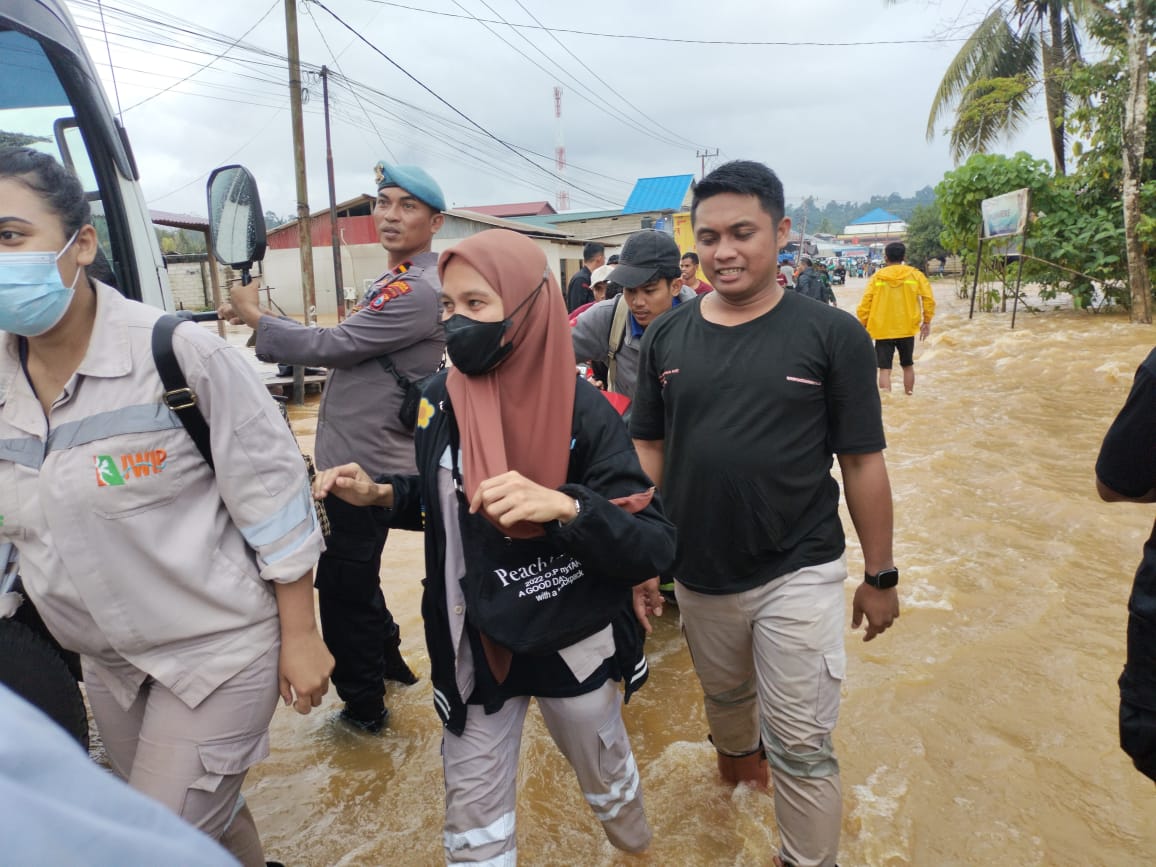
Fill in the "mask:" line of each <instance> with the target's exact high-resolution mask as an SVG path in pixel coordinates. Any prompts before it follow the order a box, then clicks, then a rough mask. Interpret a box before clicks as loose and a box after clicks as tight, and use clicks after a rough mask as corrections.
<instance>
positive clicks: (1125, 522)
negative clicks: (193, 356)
mask: <svg viewBox="0 0 1156 867" xmlns="http://www.w3.org/2000/svg"><path fill="white" fill-rule="evenodd" d="M862 282H863V281H852V282H851V285H849V286H848V287H846V288H844V289H842V290H839V291H838V294H839V296H840V301H841V303H843V305H844V306H845V307H848V306H853V305H854V304H855V303H857V302H858V299H859V296H860V294H861V292H862ZM936 295H937V298H938V299H939V303H940V312H939V314H938V315H937V317H936V319H935V323H934V327H935V331H934V333H933V334H932V336H931V338H930V340H928V342H927V343H925V344H922V345H921V346H920V347H919V349H918V350H917V355H916V371H917V377H918V378H917V382H916V389H915V394H914V395H913V396H911V397H907V396H905V395H903V394H902V390H901V389H898V388H897V391H896V392H895V393H893V394H885V395H884V396H883V403H884V417H885V420H886V424H887V437H888V442H889V444H890V447H889V448H888V450H887V461H888V466H889V469H890V474H891V483H892V486H893V488H894V495H895V507H896V508H895V512H896V532H895V538H896V560H897V562H898V564H899V567H900V569H901V570H902V572H903V580H902V584H901V599H902V605H903V616H902V619H901V620H900V621H899V623H898V624H897V626H896V627H895V629H894V630H892V631H890V632H888V633H887V634H886V635H885V636H883V637H882V638H880V639H878V640H876V641H874V642H872V643H870V644H863V643H862V642H861V641H860V640H859V638H858V636H856V635H854V634H852V633H851V632H850V629H848V635H847V639H848V649H849V664H848V676H847V680H846V684H845V688H844V701H843V708H842V714H841V718H840V722H839V728H838V730H837V731H836V738H835V739H836V745H837V749H838V754H839V757H840V760H841V763H842V768H843V787H844V820H843V843H842V850H841V853H840V863H841V864H842V865H844V867H848V865H871V867H874V865H909V864H910V865H932V867H940V865H971V864H976V865H978V864H1001V865H1069V864H1070V865H1109V867H1116V865H1147V864H1151V863H1153V861H1154V860H1156V789H1154V787H1153V785H1152V784H1151V783H1150V782H1148V781H1147V780H1146V779H1145V778H1144V777H1142V776H1141V775H1140V774H1139V773H1137V772H1136V771H1135V770H1134V769H1133V768H1132V767H1131V764H1130V762H1129V761H1128V759H1127V758H1126V756H1124V754H1123V753H1122V752H1121V751H1120V749H1119V747H1118V744H1117V731H1116V716H1115V715H1116V702H1117V690H1116V685H1115V684H1116V678H1117V677H1118V675H1119V672H1120V668H1121V665H1122V661H1123V656H1124V628H1125V604H1126V601H1127V596H1128V590H1129V587H1130V583H1131V576H1132V574H1133V572H1134V570H1135V566H1136V564H1137V562H1138V561H1139V557H1140V549H1141V545H1142V543H1143V540H1144V539H1145V538H1146V537H1147V533H1148V531H1149V529H1150V528H1151V526H1152V519H1153V508H1152V507H1151V506H1138V505H1127V504H1114V505H1108V504H1103V503H1101V502H1100V501H1099V500H1098V499H1097V498H1096V495H1095V481H1094V473H1093V466H1094V463H1095V458H1096V453H1097V451H1098V449H1099V444H1100V440H1101V438H1102V436H1103V434H1104V431H1105V430H1106V429H1107V426H1108V424H1109V423H1110V421H1111V419H1112V418H1113V417H1114V415H1115V413H1116V412H1117V411H1118V409H1119V407H1120V406H1121V404H1122V403H1123V400H1124V397H1125V395H1126V394H1127V391H1128V388H1129V385H1130V383H1131V378H1132V374H1133V372H1134V370H1135V368H1136V366H1137V364H1139V362H1140V361H1141V360H1142V359H1143V358H1144V356H1145V355H1146V354H1147V352H1148V351H1149V349H1150V348H1151V346H1152V345H1153V343H1154V342H1156V330H1154V329H1152V328H1150V327H1136V326H1131V325H1129V324H1128V323H1127V322H1126V321H1124V320H1122V319H1121V318H1120V317H1119V316H1107V315H1091V314H1086V313H1072V312H1064V311H1050V312H1047V313H1043V314H1026V315H1025V314H1024V313H1022V312H1021V315H1020V317H1019V319H1018V321H1017V327H1016V329H1015V331H1010V330H1009V329H1008V317H1006V316H999V315H994V314H983V315H980V316H978V318H977V319H975V320H973V321H971V322H969V321H968V320H967V308H966V304H965V302H960V301H959V300H957V299H956V298H955V297H954V292H953V287H951V286H950V285H949V284H943V283H941V284H937V286H936ZM898 373H899V371H898V370H896V377H895V379H896V381H897V383H898V380H899V377H898ZM314 400H315V398H314ZM315 413H316V405H315V403H314V404H313V405H312V406H308V407H306V408H305V409H304V410H303V411H302V412H300V413H297V420H296V424H295V426H296V427H297V428H298V432H299V433H300V434H302V435H303V436H302V439H303V440H304V441H306V442H307V443H308V441H309V440H310V436H309V434H311V432H312V430H313V427H314V425H315ZM845 523H846V524H847V529H848V535H849V537H850V545H849V550H848V557H849V568H850V570H851V572H852V574H857V573H858V571H859V570H860V569H861V568H862V559H861V557H860V556H859V552H858V548H857V543H856V541H855V539H854V531H853V528H852V527H851V526H850V522H849V521H847V520H846V519H845ZM421 570H422V560H421V539H420V537H419V536H418V535H416V534H413V533H403V532H398V533H394V534H393V535H392V536H391V537H390V541H389V544H388V546H387V547H386V555H385V567H384V569H383V574H384V575H385V578H384V581H383V584H384V587H385V592H386V596H387V598H388V600H389V603H390V606H391V607H392V609H393V610H394V612H395V615H396V616H397V618H398V620H399V621H400V623H401V626H402V635H403V650H404V652H405V655H406V657H407V658H408V659H409V660H410V662H411V663H412V664H413V665H414V668H415V669H416V670H417V671H418V672H419V673H420V674H421V675H423V679H422V681H421V682H420V683H419V684H418V685H416V686H413V687H408V688H396V687H394V686H393V685H391V687H390V692H389V695H388V703H389V707H390V710H391V711H392V714H393V716H392V722H391V726H390V728H389V730H388V732H387V733H386V734H385V736H383V737H381V738H371V737H365V736H360V735H357V734H354V733H352V732H349V731H346V730H345V729H344V728H342V727H341V726H339V725H337V724H335V723H334V722H333V719H332V718H333V716H334V714H335V713H336V710H337V708H338V707H339V706H340V705H339V704H338V702H337V699H336V696H335V695H332V694H331V695H330V696H329V697H328V698H327V700H326V704H325V706H324V707H323V708H321V711H322V712H321V713H317V712H315V713H314V714H313V715H311V716H308V717H300V716H298V715H296V714H295V713H293V712H292V711H291V710H288V709H285V708H282V709H280V710H279V711H278V713H277V715H276V717H275V719H274V722H273V730H272V739H273V754H272V756H271V757H270V759H269V760H268V761H266V762H265V763H264V764H262V765H261V766H259V767H258V768H256V769H255V770H254V771H253V773H251V775H250V777H249V784H248V794H249V797H250V803H251V804H252V807H253V812H254V813H255V815H256V817H257V820H258V823H259V826H260V827H261V830H262V833H263V836H264V839H265V843H266V850H267V855H268V857H271V858H272V857H278V858H280V859H281V860H283V861H285V862H286V863H288V864H291V865H331V864H348V865H385V864H391V865H411V864H412V865H434V864H440V863H442V850H441V819H442V796H443V789H442V779H441V762H440V757H439V754H438V745H439V739H440V737H441V732H440V726H439V724H438V720H437V717H436V716H435V714H434V711H433V706H432V699H431V693H430V684H429V680H428V673H429V662H428V658H427V656H426V653H425V649H424V644H423V641H422V634H421V624H420V613H419V599H420V585H419V580H420V578H421ZM852 590H853V584H852V583H851V582H849V583H848V585H847V598H848V603H849V602H850V598H851V593H852ZM648 648H649V650H648V655H649V660H650V670H651V677H650V683H649V684H648V685H647V687H646V688H645V689H643V690H642V692H641V693H639V694H638V695H637V696H636V697H635V698H634V699H633V700H632V701H631V704H630V706H629V707H628V708H627V709H626V720H627V725H628V726H629V728H630V731H631V734H632V741H633V744H634V750H635V754H636V756H637V759H638V764H639V768H640V770H641V773H642V779H643V786H644V793H645V798H646V804H647V811H648V813H649V815H650V819H651V823H652V824H653V826H654V829H655V840H654V844H653V846H652V848H651V856H650V860H649V862H648V863H652V864H661V865H697V864H702V865H708V864H709V865H715V864H718V865H761V864H768V863H769V862H770V853H771V852H773V851H774V849H773V847H774V845H775V843H776V833H775V826H774V821H773V814H772V809H771V799H770V798H769V797H767V796H766V795H761V794H756V793H754V792H752V791H749V790H746V789H740V790H738V791H735V792H728V791H727V790H726V789H724V788H723V787H722V786H721V785H720V784H718V783H717V782H716V774H715V768H714V753H713V750H712V748H711V747H710V746H709V744H707V743H706V740H705V735H706V731H707V727H706V723H705V720H704V716H703V710H702V704H701V697H700V694H699V691H698V687H697V683H696V681H695V678H694V674H693V671H692V669H691V665H690V659H689V657H688V655H687V652H686V648H685V646H684V644H683V642H682V640H681V638H680V636H679V633H678V628H677V611H674V612H670V611H668V612H667V614H666V616H665V617H664V618H663V620H662V621H661V622H660V623H659V625H658V629H657V630H656V634H655V636H654V637H653V638H652V639H651V641H650V642H649V644H648ZM518 851H519V854H520V856H521V862H520V863H522V864H525V865H575V864H581V865H586V864H596V865H609V864H632V863H639V862H638V859H631V858H628V857H625V856H622V855H621V854H619V853H617V852H616V851H615V850H614V849H612V848H611V847H610V845H609V844H608V843H606V842H605V839H604V837H603V835H602V833H601V830H600V827H599V825H598V823H597V822H596V821H595V820H594V818H593V817H592V815H591V813H590V810H589V808H588V807H587V806H586V804H585V802H584V801H583V799H582V797H581V795H580V793H579V791H578V786H577V784H576V782H575V781H574V780H573V777H572V775H571V773H570V772H569V769H568V766H567V765H566V763H565V761H564V760H563V759H562V758H561V757H560V756H559V755H558V753H557V751H556V750H555V748H554V747H553V745H552V743H551V742H550V740H549V737H548V736H547V734H546V732H545V728H544V727H543V725H542V723H541V719H540V717H539V716H538V715H537V713H536V711H531V715H530V717H529V720H528V722H527V729H526V738H525V740H524V743H523V747H522V757H521V771H520V782H519V807H518Z"/></svg>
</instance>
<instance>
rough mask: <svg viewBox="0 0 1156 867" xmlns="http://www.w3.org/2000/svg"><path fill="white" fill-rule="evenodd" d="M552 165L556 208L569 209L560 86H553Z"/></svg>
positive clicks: (560, 209)
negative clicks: (555, 178)
mask: <svg viewBox="0 0 1156 867" xmlns="http://www.w3.org/2000/svg"><path fill="white" fill-rule="evenodd" d="M554 167H555V168H556V169H557V170H558V177H559V179H560V181H561V186H559V188H558V210H559V212H561V211H568V210H570V190H569V189H567V187H566V143H565V142H564V141H563V140H562V88H561V87H560V86H557V85H556V86H555V87H554Z"/></svg>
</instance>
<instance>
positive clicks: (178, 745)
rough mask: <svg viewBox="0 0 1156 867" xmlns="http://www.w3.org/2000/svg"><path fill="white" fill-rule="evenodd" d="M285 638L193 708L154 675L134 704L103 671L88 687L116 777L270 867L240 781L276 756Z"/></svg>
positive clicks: (245, 860) (252, 866)
mask: <svg viewBox="0 0 1156 867" xmlns="http://www.w3.org/2000/svg"><path fill="white" fill-rule="evenodd" d="M279 655H280V644H274V645H273V647H272V648H271V649H270V650H269V651H267V652H266V653H265V654H263V655H262V656H260V657H258V658H257V659H256V660H255V661H254V662H252V663H251V664H250V665H249V666H248V667H246V668H244V669H242V670H241V671H240V672H239V673H238V674H236V675H234V676H233V677H232V678H230V679H229V680H227V681H225V683H223V684H221V685H220V686H219V687H217V689H216V690H214V691H213V692H212V693H211V694H210V695H209V697H208V698H206V699H205V700H204V701H202V702H201V703H200V704H199V705H197V707H196V708H190V707H189V706H188V705H186V704H185V703H184V702H183V701H181V700H180V699H179V698H177V697H176V696H175V695H173V694H172V693H171V692H169V691H168V690H167V689H165V687H163V686H161V685H160V684H159V683H157V682H156V681H154V680H152V679H151V678H149V679H148V680H146V681H145V683H144V685H143V686H141V690H140V693H139V694H138V695H137V697H136V701H134V702H133V703H132V705H131V706H130V707H129V709H128V710H124V709H123V708H121V706H120V705H119V704H118V703H117V701H116V699H115V698H113V696H112V693H110V692H109V691H108V689H107V687H105V686H104V685H103V684H102V683H101V682H100V680H99V679H98V678H97V677H95V676H94V677H88V676H87V673H86V675H85V690H86V692H87V693H88V701H89V704H90V705H91V707H92V715H93V717H94V718H95V719H96V725H97V728H98V729H99V730H100V737H101V740H102V741H103V743H104V747H105V750H106V751H107V752H108V758H109V763H110V764H111V765H112V769H113V771H115V772H116V774H117V776H119V777H121V778H122V779H123V780H125V781H126V782H127V783H128V784H129V785H130V786H132V787H133V788H134V789H136V790H137V791H139V792H143V793H144V794H146V795H148V796H149V797H151V798H153V799H154V800H156V801H160V802H161V803H162V804H164V805H165V806H166V807H168V808H169V809H170V810H172V811H173V812H174V813H176V814H177V815H178V816H180V817H181V818H182V819H184V820H185V821H186V822H188V823H189V824H190V825H192V826H193V827H195V828H198V829H199V830H201V831H203V832H204V833H205V834H207V835H208V836H210V837H212V838H213V839H214V840H219V841H220V843H221V845H222V846H224V847H225V848H226V849H228V850H229V852H230V853H232V855H233V856H234V857H235V858H236V859H237V860H238V861H240V862H241V864H243V865H244V867H265V856H264V854H263V852H262V848H261V838H260V837H259V836H258V834H257V827H256V825H255V824H254V823H253V817H252V816H251V815H250V813H249V808H248V807H246V806H245V805H244V803H245V802H244V799H243V798H241V797H240V795H241V784H242V783H243V782H244V781H245V774H246V772H247V771H248V769H249V768H250V767H251V766H252V765H254V764H256V763H257V762H259V761H261V760H262V759H263V758H265V757H266V756H267V755H268V754H269V721H270V720H271V719H272V718H273V710H274V709H275V708H276V706H277V699H278V697H279V696H278V687H277V664H278V658H279Z"/></svg>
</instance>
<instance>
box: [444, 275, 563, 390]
mask: <svg viewBox="0 0 1156 867" xmlns="http://www.w3.org/2000/svg"><path fill="white" fill-rule="evenodd" d="M545 283H546V277H545V276H543V277H542V282H541V283H539V284H538V286H537V288H535V289H534V291H533V292H531V293H530V294H529V296H528V297H527V298H526V300H525V301H523V302H522V303H521V304H519V305H518V306H517V307H515V308H514V310H513V312H512V313H510V315H509V316H507V317H506V318H505V319H503V320H502V321H501V322H478V321H477V320H476V319H470V318H469V317H468V316H462V315H461V314H460V313H455V314H454V315H453V316H451V317H450V318H449V319H447V320H445V321H444V322H442V327H443V328H445V331H446V352H447V353H449V356H450V361H452V362H453V364H454V367H456V368H457V369H458V370H460V371H461V372H462V373H464V374H465V375H466V376H480V375H481V374H483V373H489V372H490V371H491V370H493V369H494V368H495V367H497V366H498V365H499V364H501V363H502V362H503V361H505V359H506V356H507V355H509V354H510V353H511V352H513V351H514V341H513V338H511V339H510V342H509V343H502V338H503V337H505V335H506V332H507V331H508V330H509V328H510V326H511V325H513V324H514V315H515V314H516V313H517V312H518V311H519V310H521V309H522V308H523V307H525V306H526V305H527V304H529V303H530V302H532V301H533V300H534V299H536V298H537V297H538V293H539V292H541V291H542V286H543V285H545ZM523 321H525V320H524V319H523Z"/></svg>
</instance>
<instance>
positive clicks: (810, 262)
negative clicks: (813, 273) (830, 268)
mask: <svg viewBox="0 0 1156 867" xmlns="http://www.w3.org/2000/svg"><path fill="white" fill-rule="evenodd" d="M804 262H806V263H807V264H808V265H814V264H815V263H814V262H812V261H811V257H810V256H802V257H800V258H799V264H800V265H802V264H803V263H804Z"/></svg>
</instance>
